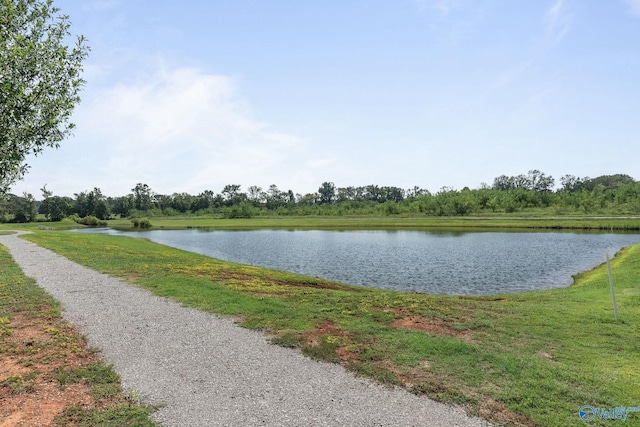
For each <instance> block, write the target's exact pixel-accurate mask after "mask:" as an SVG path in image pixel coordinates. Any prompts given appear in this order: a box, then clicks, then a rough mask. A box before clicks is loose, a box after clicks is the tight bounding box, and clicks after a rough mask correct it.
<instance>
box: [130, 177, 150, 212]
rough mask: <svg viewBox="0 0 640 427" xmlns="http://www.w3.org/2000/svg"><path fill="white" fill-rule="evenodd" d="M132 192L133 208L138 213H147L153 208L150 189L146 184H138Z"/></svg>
mask: <svg viewBox="0 0 640 427" xmlns="http://www.w3.org/2000/svg"><path fill="white" fill-rule="evenodd" d="M131 191H133V207H134V208H135V209H137V210H139V211H148V210H149V209H151V208H152V206H153V198H152V192H151V188H149V186H148V185H147V184H141V183H138V184H136V186H135V187H134V188H132V189H131Z"/></svg>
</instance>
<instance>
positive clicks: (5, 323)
mask: <svg viewBox="0 0 640 427" xmlns="http://www.w3.org/2000/svg"><path fill="white" fill-rule="evenodd" d="M9 323H11V320H10V319H9V318H8V317H0V337H8V336H9V335H11V329H10V328H9Z"/></svg>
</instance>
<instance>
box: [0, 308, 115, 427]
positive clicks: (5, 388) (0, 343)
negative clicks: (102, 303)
mask: <svg viewBox="0 0 640 427" xmlns="http://www.w3.org/2000/svg"><path fill="white" fill-rule="evenodd" d="M6 326H7V328H6V330H8V333H5V334H4V335H3V336H2V337H0V427H9V426H17V425H20V426H51V425H54V426H55V425H60V426H62V425H65V426H66V425H73V424H74V423H72V422H68V421H69V420H67V419H65V418H64V416H63V412H64V411H65V410H66V409H68V408H81V409H82V410H87V411H91V410H100V409H103V408H107V407H109V406H113V405H117V404H121V403H122V402H123V401H125V398H124V397H123V396H122V395H121V394H119V395H117V396H113V397H109V398H106V399H105V398H99V399H96V398H94V397H92V395H91V385H90V384H88V383H87V381H85V379H83V378H81V379H79V380H77V381H73V382H71V383H68V384H64V385H63V384H62V383H61V382H60V381H59V375H60V373H61V372H63V371H64V372H69V371H73V370H76V369H86V368H87V367H88V366H91V365H94V364H96V363H99V357H98V355H97V354H96V353H94V352H91V351H89V350H88V349H87V344H86V342H85V340H84V339H83V338H82V337H81V336H80V335H78V334H77V333H76V332H75V331H74V329H73V327H72V326H70V325H69V324H67V323H66V322H64V320H62V319H60V318H51V317H48V316H45V315H35V316H31V315H29V314H27V315H23V314H22V313H20V312H17V313H14V314H13V315H12V317H11V320H10V321H9V323H8V325H6ZM116 387H119V385H116ZM56 417H58V418H57V419H56Z"/></svg>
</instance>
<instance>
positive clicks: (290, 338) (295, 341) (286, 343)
mask: <svg viewBox="0 0 640 427" xmlns="http://www.w3.org/2000/svg"><path fill="white" fill-rule="evenodd" d="M271 343H272V344H275V345H279V346H280V347H284V348H300V346H301V345H302V337H301V336H300V335H299V334H296V333H295V332H287V333H284V334H282V335H280V336H278V337H273V338H271Z"/></svg>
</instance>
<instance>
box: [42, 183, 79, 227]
mask: <svg viewBox="0 0 640 427" xmlns="http://www.w3.org/2000/svg"><path fill="white" fill-rule="evenodd" d="M40 190H41V191H42V198H43V200H42V203H40V207H39V209H38V211H39V213H41V214H43V215H44V216H45V217H46V218H47V219H48V220H49V221H62V220H63V219H64V218H66V217H67V216H69V215H70V214H71V212H73V199H72V198H70V197H60V196H54V195H53V191H50V190H47V186H46V185H45V186H44V187H42V188H41V189H40Z"/></svg>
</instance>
